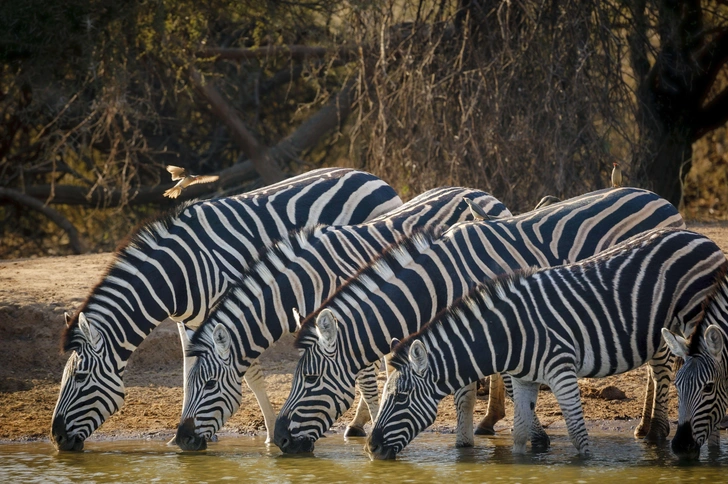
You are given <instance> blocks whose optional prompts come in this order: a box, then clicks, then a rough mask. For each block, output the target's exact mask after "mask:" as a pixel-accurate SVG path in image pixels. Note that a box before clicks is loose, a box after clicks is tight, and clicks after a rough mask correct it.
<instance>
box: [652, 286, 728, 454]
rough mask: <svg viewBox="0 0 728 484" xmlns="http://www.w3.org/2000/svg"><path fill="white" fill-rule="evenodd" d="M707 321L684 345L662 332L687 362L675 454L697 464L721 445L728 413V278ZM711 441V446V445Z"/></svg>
mask: <svg viewBox="0 0 728 484" xmlns="http://www.w3.org/2000/svg"><path fill="white" fill-rule="evenodd" d="M704 309H705V311H704V313H703V318H702V319H701V321H700V322H699V323H698V324H697V325H696V326H695V330H694V331H693V332H692V333H691V334H690V335H689V339H687V340H686V339H685V338H684V337H683V336H681V335H679V334H674V333H672V332H670V331H669V330H667V329H663V330H662V331H663V337H664V338H665V343H667V346H668V347H669V348H670V351H672V353H673V354H674V355H676V356H679V357H680V358H682V359H683V360H684V363H683V365H682V366H681V367H680V369H679V370H678V371H677V373H676V375H675V386H676V387H677V395H678V404H679V405H678V422H677V431H676V432H675V436H674V437H673V439H672V442H671V447H672V451H673V452H674V453H675V454H676V455H678V456H679V457H686V458H697V457H698V456H699V455H700V448H701V447H702V445H703V444H704V443H705V442H706V441H708V442H709V443H710V442H711V441H712V442H713V443H714V444H719V442H720V430H719V428H718V424H719V423H720V422H721V419H722V418H723V416H724V415H725V413H726V410H727V409H728V275H726V274H725V273H723V274H721V275H720V277H719V278H718V281H717V283H716V285H715V290H714V291H713V293H712V294H711V295H710V296H709V297H708V299H707V300H706V304H705V307H704ZM709 439H710V440H709Z"/></svg>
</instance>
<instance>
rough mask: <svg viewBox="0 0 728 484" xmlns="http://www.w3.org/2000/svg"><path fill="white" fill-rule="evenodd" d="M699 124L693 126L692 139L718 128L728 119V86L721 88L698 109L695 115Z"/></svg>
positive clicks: (697, 138) (695, 139)
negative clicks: (718, 92)
mask: <svg viewBox="0 0 728 484" xmlns="http://www.w3.org/2000/svg"><path fill="white" fill-rule="evenodd" d="M697 118H698V123H699V126H697V127H696V128H695V135H694V136H693V141H697V140H699V139H700V138H702V137H703V136H705V135H706V134H708V133H709V132H711V131H713V130H714V129H718V128H720V127H721V126H723V125H724V124H725V123H726V121H728V88H726V89H723V91H721V92H720V94H718V95H717V96H715V97H714V98H713V99H711V101H710V102H709V103H708V104H707V105H706V106H705V107H703V108H702V109H701V110H700V115H699V116H698V117H697Z"/></svg>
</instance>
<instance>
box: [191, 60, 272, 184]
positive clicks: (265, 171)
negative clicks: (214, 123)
mask: <svg viewBox="0 0 728 484" xmlns="http://www.w3.org/2000/svg"><path fill="white" fill-rule="evenodd" d="M189 72H190V78H191V79H192V83H193V84H194V85H195V89H196V90H197V92H199V93H200V95H202V97H204V98H205V100H206V101H207V102H208V103H209V104H210V108H211V110H212V112H213V113H214V114H215V115H216V116H217V117H218V118H220V120H222V121H223V122H224V123H225V124H226V125H227V127H228V129H230V133H231V135H232V137H233V139H234V140H235V142H236V143H237V144H238V146H239V147H240V149H241V150H242V151H243V153H245V155H246V156H247V157H248V158H249V159H250V161H252V162H253V165H255V170H256V171H257V172H258V174H259V175H260V176H261V178H263V182H265V184H266V185H270V184H272V183H275V182H278V181H281V180H283V179H284V178H285V175H284V173H283V171H281V169H280V167H279V166H278V165H277V164H276V161H275V160H274V159H272V158H270V157H269V156H268V150H267V148H266V147H265V146H262V145H261V144H259V143H258V141H257V140H256V139H255V137H253V135H252V134H251V133H250V132H249V131H248V129H247V128H246V127H245V124H244V123H243V120H242V119H240V116H238V113H237V112H236V111H235V109H233V108H232V106H230V104H228V103H227V102H225V100H224V99H223V97H222V96H221V95H220V93H219V92H217V89H215V88H214V87H213V86H212V85H211V84H210V83H208V82H205V80H204V79H203V78H202V76H201V75H200V73H199V72H198V71H197V69H195V68H194V67H190V69H189Z"/></svg>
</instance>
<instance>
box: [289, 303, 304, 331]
mask: <svg viewBox="0 0 728 484" xmlns="http://www.w3.org/2000/svg"><path fill="white" fill-rule="evenodd" d="M291 312H292V313H293V320H294V321H295V322H296V331H300V330H301V324H303V317H301V313H299V312H298V308H293V309H292V310H291Z"/></svg>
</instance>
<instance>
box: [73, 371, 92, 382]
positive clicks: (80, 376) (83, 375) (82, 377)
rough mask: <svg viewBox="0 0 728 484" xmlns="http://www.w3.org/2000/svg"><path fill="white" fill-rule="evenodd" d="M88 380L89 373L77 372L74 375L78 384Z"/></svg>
mask: <svg viewBox="0 0 728 484" xmlns="http://www.w3.org/2000/svg"><path fill="white" fill-rule="evenodd" d="M86 378H88V373H87V372H85V371H77V372H76V374H75V375H73V379H74V380H75V381H76V383H83V382H85V381H86Z"/></svg>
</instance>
